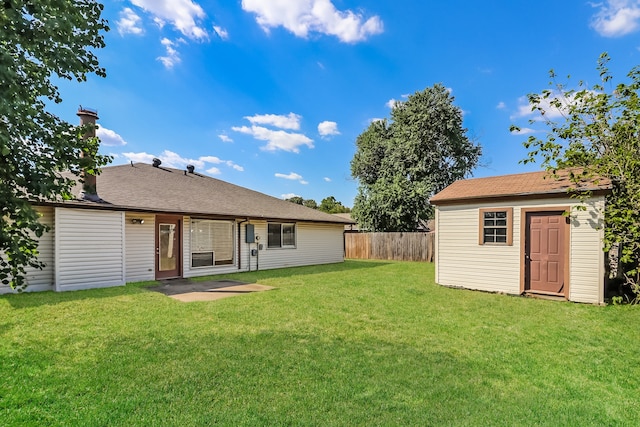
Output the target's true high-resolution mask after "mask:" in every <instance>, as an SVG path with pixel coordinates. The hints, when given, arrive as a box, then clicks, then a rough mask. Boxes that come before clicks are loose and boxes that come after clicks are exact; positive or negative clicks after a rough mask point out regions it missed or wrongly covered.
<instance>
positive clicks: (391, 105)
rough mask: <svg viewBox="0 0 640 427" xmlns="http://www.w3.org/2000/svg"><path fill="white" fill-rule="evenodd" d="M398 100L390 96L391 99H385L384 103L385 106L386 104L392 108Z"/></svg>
mask: <svg viewBox="0 0 640 427" xmlns="http://www.w3.org/2000/svg"><path fill="white" fill-rule="evenodd" d="M398 102H400V101H398V100H397V99H394V98H391V99H390V100H388V101H387V103H386V104H384V105H386V106H387V108H393V107H395V106H396V104H397V103H398Z"/></svg>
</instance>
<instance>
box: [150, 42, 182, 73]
mask: <svg viewBox="0 0 640 427" xmlns="http://www.w3.org/2000/svg"><path fill="white" fill-rule="evenodd" d="M160 43H162V45H163V46H164V47H165V49H166V50H167V54H166V56H159V57H157V58H156V59H157V60H158V61H160V62H162V65H164V66H165V68H173V66H174V65H176V64H179V63H180V61H182V60H181V59H180V54H179V53H178V51H177V50H176V49H175V48H174V46H175V45H176V43H175V42H172V41H171V40H169V39H168V38H166V37H165V38H163V39H162V40H161V41H160Z"/></svg>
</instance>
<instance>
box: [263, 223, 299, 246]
mask: <svg viewBox="0 0 640 427" xmlns="http://www.w3.org/2000/svg"><path fill="white" fill-rule="evenodd" d="M272 225H278V226H280V246H275V245H274V246H272V245H270V244H269V226H272ZM285 226H291V227H292V229H293V244H292V245H285V244H284V236H285V235H284V228H285ZM297 239H298V230H297V227H296V223H295V222H268V223H267V249H295V248H296V246H297V242H298V240H297Z"/></svg>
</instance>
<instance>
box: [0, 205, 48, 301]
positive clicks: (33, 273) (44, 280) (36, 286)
mask: <svg viewBox="0 0 640 427" xmlns="http://www.w3.org/2000/svg"><path fill="white" fill-rule="evenodd" d="M36 210H37V211H38V212H39V213H40V215H41V217H40V222H42V223H43V224H46V225H48V226H49V227H51V230H50V231H49V232H47V233H45V234H44V235H42V237H40V239H39V241H38V251H39V255H38V260H39V261H42V262H43V263H44V264H45V267H44V269H42V270H39V269H37V268H33V267H27V268H26V281H27V288H26V289H25V292H35V291H50V290H53V275H54V264H53V260H54V251H53V241H54V233H55V230H54V229H53V223H54V220H53V216H54V213H53V208H51V207H36ZM14 292H15V291H14V290H13V289H11V287H10V286H9V285H2V284H0V294H6V293H14Z"/></svg>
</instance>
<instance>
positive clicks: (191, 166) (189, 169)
mask: <svg viewBox="0 0 640 427" xmlns="http://www.w3.org/2000/svg"><path fill="white" fill-rule="evenodd" d="M187 170H188V171H189V173H193V171H194V170H196V167H195V166H193V165H187Z"/></svg>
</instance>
